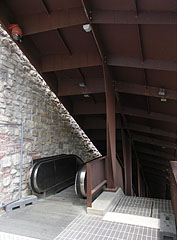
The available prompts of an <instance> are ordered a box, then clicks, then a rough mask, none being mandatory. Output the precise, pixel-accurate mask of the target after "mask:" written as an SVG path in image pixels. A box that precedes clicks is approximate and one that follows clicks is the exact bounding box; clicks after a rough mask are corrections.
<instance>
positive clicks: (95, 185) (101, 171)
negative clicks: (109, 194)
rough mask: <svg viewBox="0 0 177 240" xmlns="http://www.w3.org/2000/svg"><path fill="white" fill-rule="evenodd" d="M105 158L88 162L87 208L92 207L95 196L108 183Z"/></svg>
mask: <svg viewBox="0 0 177 240" xmlns="http://www.w3.org/2000/svg"><path fill="white" fill-rule="evenodd" d="M105 159H106V157H105V156H101V157H98V158H95V159H93V160H91V161H88V162H87V164H86V166H87V206H88V207H91V206H92V199H93V196H94V195H95V194H96V193H98V192H99V191H100V190H101V189H102V188H103V186H104V185H105V184H106V183H107V179H106V174H105Z"/></svg>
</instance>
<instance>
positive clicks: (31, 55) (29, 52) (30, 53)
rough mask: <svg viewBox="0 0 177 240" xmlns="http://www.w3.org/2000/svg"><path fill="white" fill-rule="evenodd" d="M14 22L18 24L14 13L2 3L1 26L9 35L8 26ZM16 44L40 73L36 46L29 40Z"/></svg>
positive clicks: (0, 3) (0, 5)
mask: <svg viewBox="0 0 177 240" xmlns="http://www.w3.org/2000/svg"><path fill="white" fill-rule="evenodd" d="M14 22H15V23H16V22H17V21H16V18H14V15H13V12H12V11H11V10H10V9H9V8H8V7H7V5H6V3H5V1H0V24H2V26H3V27H4V29H5V30H6V31H7V32H8V33H9V35H11V33H10V31H9V30H8V26H9V24H11V23H14ZM20 26H21V25H20ZM16 44H17V45H18V47H19V48H20V49H21V51H22V52H23V53H24V55H25V56H26V57H27V58H28V59H29V61H30V62H31V63H32V64H33V65H34V66H35V67H36V69H37V70H38V71H40V54H39V51H38V49H37V48H36V46H35V45H34V44H33V43H32V42H31V41H30V40H29V39H28V38H25V39H23V40H22V43H19V42H17V41H16Z"/></svg>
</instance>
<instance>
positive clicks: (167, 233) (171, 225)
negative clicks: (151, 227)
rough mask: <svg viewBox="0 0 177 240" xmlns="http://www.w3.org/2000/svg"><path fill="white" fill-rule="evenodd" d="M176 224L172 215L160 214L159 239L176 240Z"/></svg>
mask: <svg viewBox="0 0 177 240" xmlns="http://www.w3.org/2000/svg"><path fill="white" fill-rule="evenodd" d="M176 237H177V236H176V224H175V216H174V215H173V214H165V213H161V214H160V239H161V240H176Z"/></svg>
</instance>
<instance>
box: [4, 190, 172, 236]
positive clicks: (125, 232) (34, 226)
mask: <svg viewBox="0 0 177 240" xmlns="http://www.w3.org/2000/svg"><path fill="white" fill-rule="evenodd" d="M121 199H122V202H121V201H120V200H119V203H118V204H117V206H116V207H115V208H114V212H120V209H121V212H122V211H125V212H126V213H127V212H129V213H130V214H137V215H144V216H146V215H147V212H151V213H152V206H151V204H149V201H152V199H145V198H135V197H127V196H124V197H123V198H121ZM153 201H154V199H153ZM158 202H159V204H158V210H159V211H161V209H162V210H163V211H164V209H167V210H168V211H169V207H168V208H166V206H167V205H169V201H168V202H167V201H165V202H164V200H160V201H158ZM164 204H165V205H164ZM154 206H155V205H154ZM164 206H165V208H164ZM139 207H140V209H139ZM124 208H125V209H124ZM170 209H171V208H170ZM135 210H136V211H135ZM140 210H141V211H140ZM139 213H140V214H139ZM142 213H143V214H142ZM154 217H158V215H157V216H154ZM14 234H16V235H14ZM31 238H33V239H31ZM34 239H35V240H36V239H40V240H74V239H75V240H122V239H124V240H159V239H160V231H159V230H158V229H154V228H148V227H140V226H137V225H135V224H134V225H131V224H124V223H120V222H114V221H112V220H111V221H106V220H103V218H102V217H101V216H90V215H88V214H86V201H85V200H80V199H79V198H78V197H77V196H76V195H75V192H74V187H73V186H71V187H69V188H68V189H65V190H64V191H62V192H61V193H58V194H57V195H55V196H51V197H48V198H47V199H41V200H38V202H37V204H35V205H32V206H27V207H25V208H23V209H17V210H14V211H12V212H10V213H5V214H3V215H2V216H0V240H34Z"/></svg>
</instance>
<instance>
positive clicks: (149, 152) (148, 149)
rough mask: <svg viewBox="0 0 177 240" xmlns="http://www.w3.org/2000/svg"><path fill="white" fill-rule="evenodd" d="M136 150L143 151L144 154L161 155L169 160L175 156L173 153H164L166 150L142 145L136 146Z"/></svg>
mask: <svg viewBox="0 0 177 240" xmlns="http://www.w3.org/2000/svg"><path fill="white" fill-rule="evenodd" d="M137 152H141V153H145V154H148V155H152V156H157V157H161V158H163V159H167V160H169V161H170V160H175V157H174V155H173V154H170V153H166V152H163V151H156V150H152V149H150V148H144V147H139V146H137Z"/></svg>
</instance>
